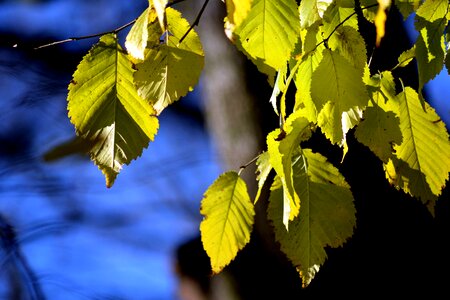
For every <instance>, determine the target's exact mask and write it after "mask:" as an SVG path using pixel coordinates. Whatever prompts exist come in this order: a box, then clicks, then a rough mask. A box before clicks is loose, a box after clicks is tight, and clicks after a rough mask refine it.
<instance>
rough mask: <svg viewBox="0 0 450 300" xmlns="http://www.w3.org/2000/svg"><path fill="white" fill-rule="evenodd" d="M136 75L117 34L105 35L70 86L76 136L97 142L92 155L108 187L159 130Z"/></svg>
mask: <svg viewBox="0 0 450 300" xmlns="http://www.w3.org/2000/svg"><path fill="white" fill-rule="evenodd" d="M132 72H133V70H132V65H131V62H130V61H129V60H128V58H127V55H126V54H125V53H124V51H123V49H122V48H121V47H120V45H119V44H118V42H117V38H116V36H115V35H113V34H107V35H104V36H102V37H101V38H100V42H99V43H98V44H96V45H95V46H94V47H93V48H92V49H91V50H90V51H89V53H88V54H87V55H86V56H85V57H84V58H83V60H82V61H81V63H80V64H79V65H78V68H77V70H76V71H75V73H74V75H73V80H72V81H71V83H70V85H69V95H68V110H69V117H70V120H71V122H72V123H73V124H74V125H75V128H76V130H77V134H78V135H80V136H81V137H82V138H83V139H85V140H90V141H95V144H94V145H93V146H92V148H91V149H90V151H89V152H90V155H91V158H92V160H93V161H94V162H95V164H96V165H97V166H98V167H99V168H100V170H102V172H103V173H104V174H105V177H106V185H107V186H108V187H110V186H112V184H113V183H114V180H115V178H116V176H117V174H118V173H119V172H120V170H121V168H122V166H123V165H124V164H129V163H130V162H131V161H132V160H133V159H135V158H137V157H138V156H140V155H141V153H142V150H143V149H144V148H146V147H147V145H148V143H149V141H151V140H153V138H154V136H155V134H156V132H157V129H158V119H157V118H156V117H155V111H154V110H153V108H152V107H151V105H149V104H148V103H147V102H146V101H144V100H143V99H141V98H140V97H139V96H138V95H137V93H136V90H135V88H134V85H133V77H132Z"/></svg>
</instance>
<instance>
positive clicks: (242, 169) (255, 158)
mask: <svg viewBox="0 0 450 300" xmlns="http://www.w3.org/2000/svg"><path fill="white" fill-rule="evenodd" d="M260 156H261V154H258V155H257V156H256V157H254V158H253V159H252V160H251V161H249V162H248V163H246V164H245V165H243V166H240V167H239V172H238V174H239V175H241V173H242V171H244V169H245V168H247V167H248V166H250V165H251V164H252V163H254V162H255V161H257V160H258V158H259V157H260Z"/></svg>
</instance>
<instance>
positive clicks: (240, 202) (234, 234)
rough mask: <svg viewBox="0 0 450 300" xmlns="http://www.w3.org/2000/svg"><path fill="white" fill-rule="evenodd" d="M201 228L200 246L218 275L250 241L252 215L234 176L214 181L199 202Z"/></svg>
mask: <svg viewBox="0 0 450 300" xmlns="http://www.w3.org/2000/svg"><path fill="white" fill-rule="evenodd" d="M200 212H201V214H202V215H203V216H205V219H203V221H202V223H201V224H200V232H201V234H202V243H203V247H204V248H205V251H206V253H207V254H208V256H209V257H210V258H211V266H212V270H213V272H214V273H219V272H220V271H221V270H222V269H223V268H224V267H225V266H226V265H228V264H229V263H230V261H231V260H233V259H234V257H235V256H236V254H237V253H238V251H239V250H241V249H242V248H243V247H244V246H245V245H246V244H247V243H248V242H249V241H250V233H251V231H252V226H253V217H254V215H255V211H254V209H253V204H252V202H251V200H250V196H249V195H248V192H247V185H246V184H245V182H244V181H243V180H242V179H241V178H240V177H239V175H238V174H237V173H236V172H233V171H229V172H226V173H224V174H222V175H220V176H219V178H217V180H216V181H215V182H214V183H213V184H212V185H211V186H210V187H209V188H208V190H207V191H206V193H205V195H204V198H203V200H202V206H201V209H200Z"/></svg>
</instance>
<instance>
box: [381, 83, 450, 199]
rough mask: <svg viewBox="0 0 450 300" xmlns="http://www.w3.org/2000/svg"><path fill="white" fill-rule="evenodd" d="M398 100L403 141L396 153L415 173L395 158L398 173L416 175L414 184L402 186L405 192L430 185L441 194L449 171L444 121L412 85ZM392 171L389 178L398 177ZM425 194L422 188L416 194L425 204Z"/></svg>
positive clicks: (449, 158) (432, 190)
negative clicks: (423, 105) (421, 98)
mask: <svg viewBox="0 0 450 300" xmlns="http://www.w3.org/2000/svg"><path fill="white" fill-rule="evenodd" d="M398 101H399V112H400V129H401V132H402V135H403V142H402V143H401V144H400V145H396V146H395V147H394V149H395V151H396V157H397V158H398V159H399V160H401V161H403V162H405V163H406V165H405V166H408V167H409V168H410V169H411V170H412V171H413V172H414V173H413V174H412V172H410V171H408V170H406V171H405V167H402V164H400V163H398V164H395V161H394V167H395V173H397V174H400V176H407V175H405V174H412V175H413V176H414V178H409V181H410V182H411V184H409V185H408V186H409V187H408V188H407V189H405V188H403V187H402V188H403V189H404V190H405V192H409V193H413V191H414V190H413V188H412V187H411V186H412V185H414V187H416V188H417V187H423V188H422V190H424V189H425V188H426V186H427V185H428V186H429V188H430V190H431V192H432V193H433V194H434V195H436V196H439V195H440V194H441V192H442V189H443V188H444V186H445V182H446V180H448V176H449V172H450V141H449V135H448V132H447V130H446V128H445V124H444V122H442V120H441V119H440V117H439V116H438V115H437V114H436V112H435V110H434V109H433V108H432V107H431V106H429V105H428V103H425V107H424V108H423V107H422V104H421V102H420V99H419V96H418V94H417V93H416V91H414V90H413V89H412V88H410V87H406V88H405V90H404V91H403V92H402V93H400V94H399V95H398ZM424 109H425V110H424ZM392 173H393V172H392V169H391V172H389V174H387V175H389V176H388V179H389V178H393V177H395V176H393V175H392ZM397 177H398V176H397ZM396 180H397V181H398V179H396ZM424 194H425V195H426V194H427V193H425V192H419V194H413V196H417V197H419V198H421V200H422V201H423V202H424V203H425V204H426V203H427V202H428V201H429V200H430V199H424V197H423V195H424Z"/></svg>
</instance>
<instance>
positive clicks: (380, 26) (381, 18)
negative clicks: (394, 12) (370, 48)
mask: <svg viewBox="0 0 450 300" xmlns="http://www.w3.org/2000/svg"><path fill="white" fill-rule="evenodd" d="M390 6H391V0H378V11H377V15H376V16H375V20H374V22H375V27H376V29H377V37H376V41H375V45H376V46H377V47H379V46H380V43H381V39H382V38H383V37H384V25H385V23H386V19H387V16H386V9H388V8H389V7H390Z"/></svg>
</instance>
